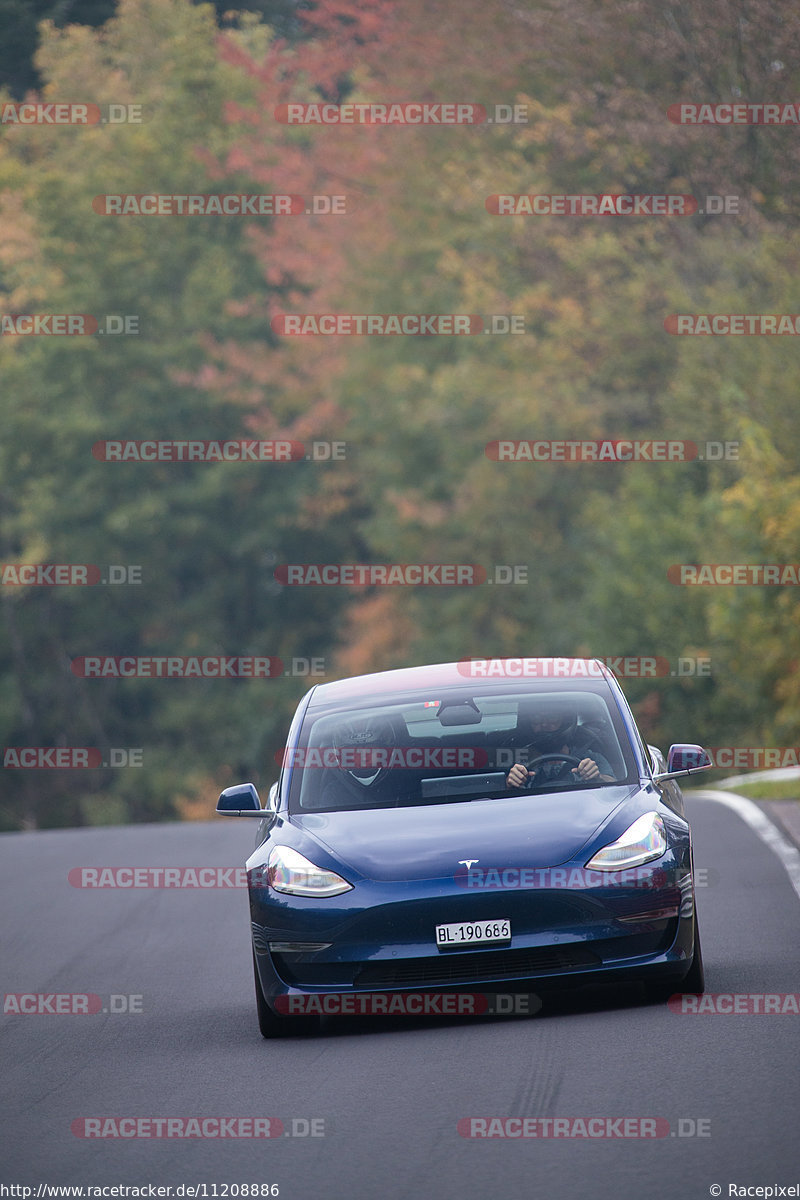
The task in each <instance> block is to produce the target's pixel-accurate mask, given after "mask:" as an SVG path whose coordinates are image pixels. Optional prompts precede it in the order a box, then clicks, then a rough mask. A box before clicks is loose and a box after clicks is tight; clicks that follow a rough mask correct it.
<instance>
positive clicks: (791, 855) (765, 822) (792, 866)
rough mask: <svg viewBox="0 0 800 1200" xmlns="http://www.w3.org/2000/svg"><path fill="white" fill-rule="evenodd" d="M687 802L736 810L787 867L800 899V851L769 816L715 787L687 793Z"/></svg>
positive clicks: (750, 801)
mask: <svg viewBox="0 0 800 1200" xmlns="http://www.w3.org/2000/svg"><path fill="white" fill-rule="evenodd" d="M684 799H685V800H689V801H690V802H691V801H692V800H712V801H714V802H715V803H717V804H726V805H727V806H728V808H732V809H733V811H734V812H735V813H737V814H738V815H739V816H740V817H741V818H742V820H743V821H745V822H746V823H747V824H748V825H749V826H750V828H751V829H752V830H753V831H754V832H755V833H757V834H758V836H759V837H760V838H761V840H762V842H764V843H765V845H767V846H769V848H770V850H772V852H773V854H776V855H777V856H778V858H779V859H780V860H781V862H782V863H783V865H784V867H785V868H786V874H787V875H788V876H789V882H790V883H791V885H792V887H793V888H794V890H795V892H796V893H797V896H798V899H800V850H798V849H797V847H796V846H793V845H792V843H791V842H790V841H789V840H788V838H786V837H784V835H783V834H782V833H781V831H780V829H778V827H777V825H773V823H772V821H770V819H769V817H768V816H766V814H765V813H764V812H762V810H761V809H760V808H759V807H758V805H757V804H754V803H753V801H752V800H748V799H747V797H746V796H736V795H732V794H731V793H730V792H719V791H716V790H715V789H712V788H702V789H699V788H698V790H697V791H696V792H686V794H685V796H684Z"/></svg>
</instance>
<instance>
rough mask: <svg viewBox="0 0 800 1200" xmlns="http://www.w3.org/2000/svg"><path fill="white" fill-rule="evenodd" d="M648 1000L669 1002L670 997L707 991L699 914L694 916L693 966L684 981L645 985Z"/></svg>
mask: <svg viewBox="0 0 800 1200" xmlns="http://www.w3.org/2000/svg"><path fill="white" fill-rule="evenodd" d="M644 988H645V992H646V993H647V998H648V1000H652V1001H653V1002H654V1003H658V1002H664V1001H666V1000H669V998H670V996H683V995H695V996H701V995H702V994H703V992H704V991H705V990H706V977H705V971H704V969H703V951H702V949H701V947H700V929H699V927H698V924H697V912H695V914H694V945H693V950H692V965H691V966H690V967H689V970H688V971H687V973H686V974H685V975H684V976H683V978H682V979H667V980H663V979H659V980H655V981H654V982H653V983H645V985H644Z"/></svg>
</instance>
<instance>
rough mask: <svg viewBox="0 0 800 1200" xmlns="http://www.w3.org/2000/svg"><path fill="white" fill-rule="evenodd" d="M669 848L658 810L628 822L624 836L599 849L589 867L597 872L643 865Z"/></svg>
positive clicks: (590, 860) (588, 864)
mask: <svg viewBox="0 0 800 1200" xmlns="http://www.w3.org/2000/svg"><path fill="white" fill-rule="evenodd" d="M666 848H667V835H666V833H665V831H664V822H663V821H662V819H661V817H660V816H659V815H658V813H654V812H649V813H645V814H644V815H643V816H641V817H638V818H637V819H636V820H635V821H634V822H633V824H632V825H629V826H628V828H627V829H626V830H625V832H624V833H623V834H622V836H621V837H618V838H617V840H616V841H615V842H610V843H609V844H608V845H607V846H604V847H603V849H602V850H598V851H597V854H595V856H594V857H593V858H590V859H589V861H588V863H587V864H586V866H587V867H594V868H595V870H597V871H619V870H624V869H625V868H627V867H640V866H641V865H642V863H646V862H650V861H651V859H654V858H660V857H661V855H662V854H663V853H664V851H665V850H666Z"/></svg>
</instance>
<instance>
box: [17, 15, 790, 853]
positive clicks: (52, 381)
mask: <svg viewBox="0 0 800 1200" xmlns="http://www.w3.org/2000/svg"><path fill="white" fill-rule="evenodd" d="M37 22H38V23H37ZM0 43H2V51H0V87H2V89H3V90H2V92H0V105H2V106H3V108H2V111H3V113H4V114H5V116H4V119H3V122H2V126H1V127H0V313H2V314H5V315H6V316H8V315H13V314H94V315H95V316H99V317H100V318H104V317H107V316H108V315H113V316H117V317H119V316H122V317H123V318H125V317H128V318H131V317H132V318H135V320H134V321H133V322H131V321H129V329H131V332H129V333H123V334H120V335H108V336H105V337H101V336H100V335H94V336H75V337H60V336H44V335H43V336H22V335H19V334H17V333H15V332H14V331H13V328H12V327H8V326H7V327H6V328H5V330H4V333H3V336H0V430H1V431H2V432H1V434H0V564H3V571H4V576H3V583H2V584H0V675H1V676H2V679H3V681H4V682H3V687H2V690H0V746H2V747H3V748H4V749H3V753H4V767H3V770H2V773H1V774H0V794H1V796H2V798H1V799H0V829H2V830H14V829H33V828H47V827H58V826H76V825H86V824H102V823H109V822H111V823H125V822H132V821H137V822H140V821H157V820H165V819H175V818H198V817H206V816H208V815H209V814H210V813H211V812H212V811H213V805H214V802H215V800H216V795H217V792H218V790H219V789H220V788H221V787H224V786H227V785H228V784H231V783H235V782H239V781H242V780H245V779H253V780H254V781H255V782H257V783H258V784H259V785H261V786H266V785H268V784H269V783H270V782H271V781H272V779H273V778H274V777H275V773H276V766H275V755H276V753H277V752H279V750H280V747H281V745H282V742H283V739H284V738H285V736H286V729H287V726H288V722H289V720H290V718H291V713H292V711H293V708H294V705H295V704H296V702H297V700H298V698H299V697H300V696H301V695H302V694H303V692H304V691H305V690H306V689H307V688H308V686H309V685H310V684H311V683H314V682H319V681H320V680H322V679H333V678H338V677H341V676H342V675H347V674H353V673H360V672H363V671H370V670H381V669H385V668H391V667H395V666H403V665H408V664H416V663H424V662H438V661H450V660H460V659H464V658H470V657H480V658H485V657H492V656H506V655H525V656H533V655H550V654H554V655H584V654H587V655H597V656H599V657H601V658H609V659H612V660H618V659H620V658H624V657H627V658H629V659H631V660H637V661H639V660H644V662H645V663H647V662H649V661H651V660H653V659H656V660H657V661H658V663H659V668H658V670H659V673H658V674H657V675H656V676H655V677H653V676H652V675H650V676H647V677H644V678H636V674H637V669H636V666H635V663H634V666H633V667H629V668H625V667H624V666H623V667H622V668H621V670H622V674H623V676H624V677H623V678H622V683H623V687H624V688H625V690H626V692H627V694H628V695H629V697H630V698H631V700H632V702H633V703H634V707H635V711H636V713H637V716H638V718H639V720H640V722H641V725H642V728H643V729H644V731H645V733H646V735H647V737H648V739H649V740H651V741H653V742H655V743H656V744H658V745H661V746H662V747H666V745H668V744H669V743H670V742H672V741H683V740H688V741H699V742H703V743H704V744H705V745H708V746H711V747H734V746H735V747H771V746H775V747H789V748H791V747H793V746H795V745H797V743H798V742H800V736H799V735H800V620H799V619H798V605H797V599H796V597H797V594H798V593H797V586H796V584H795V585H792V583H791V582H789V583H784V584H781V585H778V586H770V585H766V586H761V585H757V586H749V585H719V586H699V587H692V586H686V585H681V584H680V583H676V582H674V579H675V573H674V572H673V573H670V567H672V566H675V565H677V564H749V565H758V564H795V567H796V565H797V559H798V557H800V555H798V542H799V539H798V534H800V475H799V474H798V461H799V460H800V422H799V421H798V420H797V384H798V370H797V355H798V343H797V338H796V337H793V336H769V335H766V336H764V335H761V336H759V335H752V336H678V335H675V334H674V333H672V332H669V322H667V325H665V321H667V318H668V317H669V316H670V315H671V314H681V313H683V314H689V313H691V314H711V313H738V314H797V313H800V270H799V269H798V259H799V258H800V251H799V250H798V242H797V227H798V218H799V217H800V186H798V185H799V184H800V152H799V151H798V137H800V131H799V130H798V126H797V124H790V123H782V124H748V125H719V124H702V125H692V124H678V123H675V121H674V120H671V119H670V117H669V116H668V110H670V107H671V106H672V105H674V104H678V103H696V104H699V103H709V104H722V103H732V102H749V103H759V104H762V103H778V104H781V105H782V104H785V103H791V102H794V101H796V99H797V97H798V96H800V86H798V85H799V84H800V54H799V53H798V51H799V50H800V11H798V10H797V9H796V8H794V7H793V6H791V5H790V4H788V3H786V2H785V0H780V2H778V3H771V2H767V0H747V2H745V0H709V2H708V3H706V4H704V5H702V6H698V5H694V4H690V3H681V2H675V3H666V4H665V3H664V2H663V0H658V2H656V0H630V2H628V0H612V2H609V3H602V4H598V3H595V2H593V0H482V2H478V0H402V2H400V0H317V2H316V3H312V2H310V0H309V2H303V0H300V2H299V3H298V2H294V0H280V2H275V3H270V2H269V0H264V2H263V3H261V4H251V5H247V6H242V7H241V8H240V11H238V12H228V11H226V7H225V6H224V5H222V4H220V5H217V6H212V5H209V4H192V3H190V2H189V0H119V3H116V4H115V3H111V2H108V0H105V2H103V0H94V2H89V0H86V2H85V3H73V4H63V3H57V4H56V3H52V2H51V3H27V2H25V0H0ZM26 99H27V100H29V101H31V100H37V99H38V100H40V101H42V102H53V103H55V102H59V101H69V102H82V101H85V102H89V103H93V104H97V105H99V106H100V108H101V110H102V111H103V112H107V111H111V110H108V108H107V106H109V105H114V106H116V108H115V109H114V110H113V111H114V112H117V113H119V112H124V113H126V114H128V113H129V112H130V114H131V115H132V116H135V117H136V118H137V119H132V120H124V121H119V122H106V123H102V122H99V123H97V124H93V125H69V126H67V125H54V124H48V123H37V124H24V123H19V122H17V121H14V120H13V119H6V117H7V116H8V114H10V113H13V111H15V110H13V108H9V105H13V104H15V103H18V102H20V101H24V100H26ZM408 101H421V102H425V103H429V104H438V103H452V102H460V103H474V104H480V105H483V106H484V107H485V108H486V110H487V114H488V115H493V114H494V115H495V116H499V117H501V118H507V116H508V114H509V113H512V112H516V114H517V115H518V116H519V117H520V119H519V120H517V121H509V120H507V119H500V120H494V119H493V120H492V121H491V122H490V121H488V120H487V121H482V122H481V123H477V124H468V125H467V124H462V125H443V124H426V125H402V124H391V125H382V124H341V123H340V124H326V125H322V124H308V123H306V124H289V123H287V122H286V121H285V120H282V119H280V117H281V113H282V110H281V108H280V106H282V105H286V104H288V103H300V104H314V103H328V104H344V103H352V102H361V103H379V104H391V103H394V102H408ZM129 105H131V106H133V107H132V108H131V109H130V110H129V109H128V107H127V106H129ZM496 106H502V107H500V108H496ZM515 106H516V108H515ZM672 111H673V114H674V110H672ZM139 117H141V119H140V120H139V119H138V118H139ZM152 193H156V194H186V193H193V194H194V193H201V194H205V195H208V194H215V193H218V194H231V193H235V194H243V193H246V194H253V193H259V194H261V193H276V194H284V193H291V194H298V195H302V196H304V197H306V198H308V197H312V196H323V197H334V196H336V197H344V200H343V201H336V202H335V204H336V205H337V206H340V207H341V206H343V207H344V209H345V211H344V213H321V214H318V215H314V214H306V213H305V212H301V213H299V214H298V215H296V216H275V217H270V216H231V215H225V214H217V215H203V216H200V215H195V216H180V215H172V216H168V215H160V216H159V215H155V216H149V215H105V214H104V213H103V212H102V211H100V212H99V211H97V208H98V205H97V203H95V206H94V207H93V201H94V200H95V197H98V196H103V195H107V194H115V195H116V194H126V195H142V194H152ZM620 193H624V194H632V195H642V196H644V195H663V194H667V195H673V194H681V195H690V196H693V197H695V198H696V199H697V201H698V204H697V209H698V211H697V212H695V213H693V214H691V215H684V216H677V215H673V216H668V215H641V216H635V215H629V216H623V215H602V216H570V215H564V216H540V215H535V214H529V215H524V214H523V215H518V216H500V215H497V214H496V213H495V212H493V211H492V202H491V200H489V197H491V196H495V195H498V194H503V195H506V194H513V195H519V194H523V195H527V194H569V195H574V194H582V195H597V194H620ZM711 196H713V197H728V198H730V197H735V198H736V199H735V201H733V202H731V201H730V200H729V201H728V203H727V205H724V204H723V207H727V208H728V209H729V210H731V209H733V210H735V211H723V212H721V213H720V212H716V211H711V210H712V209H715V208H719V207H720V204H719V202H718V201H709V199H708V197H711ZM282 313H302V314H319V313H351V314H389V313H400V314H402V313H412V314H413V313H422V314H434V313H438V314H447V313H451V314H465V313H469V314H480V315H483V316H484V317H488V316H491V315H500V316H506V317H509V318H514V319H515V322H516V325H517V327H518V328H522V330H523V332H520V333H508V334H495V335H492V336H480V335H473V336H450V335H440V336H347V335H337V336H325V335H318V336H314V335H308V336H303V337H290V336H285V335H283V334H281V333H280V332H279V331H278V332H276V329H277V330H279V329H280V324H279V322H275V320H274V319H275V318H276V316H279V315H280V314H282ZM134 326H135V329H136V330H137V332H133V331H132V330H133V327H134ZM242 438H244V439H259V440H267V439H292V440H294V441H296V442H300V443H302V444H303V447H304V450H305V453H304V455H303V457H302V458H301V459H300V460H299V461H291V462H239V463H237V462H213V461H212V462H169V461H161V462H135V461H124V462H114V461H105V460H104V459H103V456H102V453H101V452H99V451H98V449H97V443H99V442H104V441H107V440H114V439H116V440H119V439H123V440H125V439H129V440H131V441H143V440H162V441H164V440H186V439H201V440H206V441H214V440H218V441H226V440H230V439H242ZM619 438H623V439H631V438H633V439H640V440H643V441H647V440H649V439H656V440H681V441H691V442H693V443H694V444H695V445H696V446H697V447H698V456H697V457H695V458H692V459H691V460H690V461H685V462H682V461H662V462H648V461H639V462H598V463H586V462H581V463H578V462H574V463H567V462H541V461H526V460H522V461H513V462H507V461H497V460H496V457H492V451H491V449H489V450H487V447H490V445H491V443H493V442H497V441H499V440H504V439H508V440H520V441H526V440H556V441H557V440H579V441H584V440H590V439H601V440H602V439H619ZM707 443H712V444H713V446H712V447H711V449H710V450H708V449H707V448H706V444H707ZM326 444H327V445H330V446H332V447H335V449H333V450H332V451H331V453H330V456H329V457H324V456H325V455H327V454H328V450H327V449H326ZM720 446H722V447H726V446H727V451H725V452H720V451H719V447H720ZM315 447H316V448H315ZM93 448H94V453H93ZM306 455H309V457H306ZM714 455H716V457H714ZM287 563H293V564H301V563H359V564H398V563H406V564H408V563H426V564H477V565H479V566H482V567H483V568H485V570H486V571H487V572H488V574H489V577H490V578H498V579H502V578H507V577H508V573H509V568H510V569H511V577H512V579H513V578H514V577H516V579H517V580H518V582H510V583H503V582H497V583H495V584H494V585H490V584H489V583H488V582H486V583H482V584H479V585H476V586H460V587H459V586H387V587H382V586H342V587H325V586H321V587H320V586H316V587H315V586H307V587H303V586H287V585H285V584H283V583H282V582H281V581H280V575H281V572H280V569H279V568H280V567H281V565H283V564H287ZM15 564H17V565H18V564H93V565H96V566H98V567H99V569H100V571H101V573H102V575H103V576H104V577H108V571H109V568H110V567H112V566H114V567H116V568H118V570H117V572H116V575H117V577H120V571H121V572H122V577H123V578H124V579H125V580H126V582H124V583H120V584H116V585H111V584H106V585H103V584H96V585H93V586H87V587H81V586H52V587H51V586H38V585H34V586H24V585H20V584H17V583H15V582H14V576H13V570H12V571H11V573H9V566H10V567H12V568H13V567H14V565H15ZM498 567H499V568H502V569H501V571H500V573H499V576H497V575H496V574H495V572H496V568H498ZM515 571H516V576H515V575H514V572H515ZM276 572H277V576H278V577H276ZM213 655H224V656H231V655H243V656H271V657H275V658H279V659H280V660H281V662H282V663H283V664H284V667H285V669H284V671H283V673H281V674H279V675H278V676H277V677H276V678H274V679H269V680H263V679H262V680H257V679H247V678H242V679H233V680H231V679H197V678H191V679H188V678H187V679H172V678H170V679H165V678H153V677H150V678H147V677H142V678H131V679H127V678H123V679H115V678H99V679H92V678H85V677H82V675H81V669H80V665H79V664H80V662H81V659H82V657H83V656H109V657H112V658H114V657H119V656H142V657H152V656H156V657H158V656H183V657H192V656H213ZM664 664H666V666H664ZM643 669H644V670H645V671H647V669H648V668H647V667H646V666H645V667H644V668H643ZM312 672H313V674H312ZM19 747H40V748H58V747H61V748H69V747H91V748H95V749H96V750H97V751H98V753H99V755H100V756H101V758H102V761H105V762H108V761H112V760H113V761H115V762H117V763H118V764H119V765H117V766H115V767H102V766H100V767H97V768H95V769H91V770H81V769H73V770H68V769H23V768H19V767H15V766H14V762H15V760H14V756H13V754H11V755H9V749H12V750H13V749H14V748H19Z"/></svg>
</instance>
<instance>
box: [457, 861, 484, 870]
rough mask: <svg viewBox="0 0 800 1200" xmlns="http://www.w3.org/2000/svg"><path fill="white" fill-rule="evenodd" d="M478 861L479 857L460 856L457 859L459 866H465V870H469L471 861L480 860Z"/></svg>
mask: <svg viewBox="0 0 800 1200" xmlns="http://www.w3.org/2000/svg"><path fill="white" fill-rule="evenodd" d="M480 861H481V860H480V859H479V858H460V859H459V860H458V865H459V866H460V867H466V868H467V870H469V869H470V867H471V866H472V864H473V863H476V862H480Z"/></svg>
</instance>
